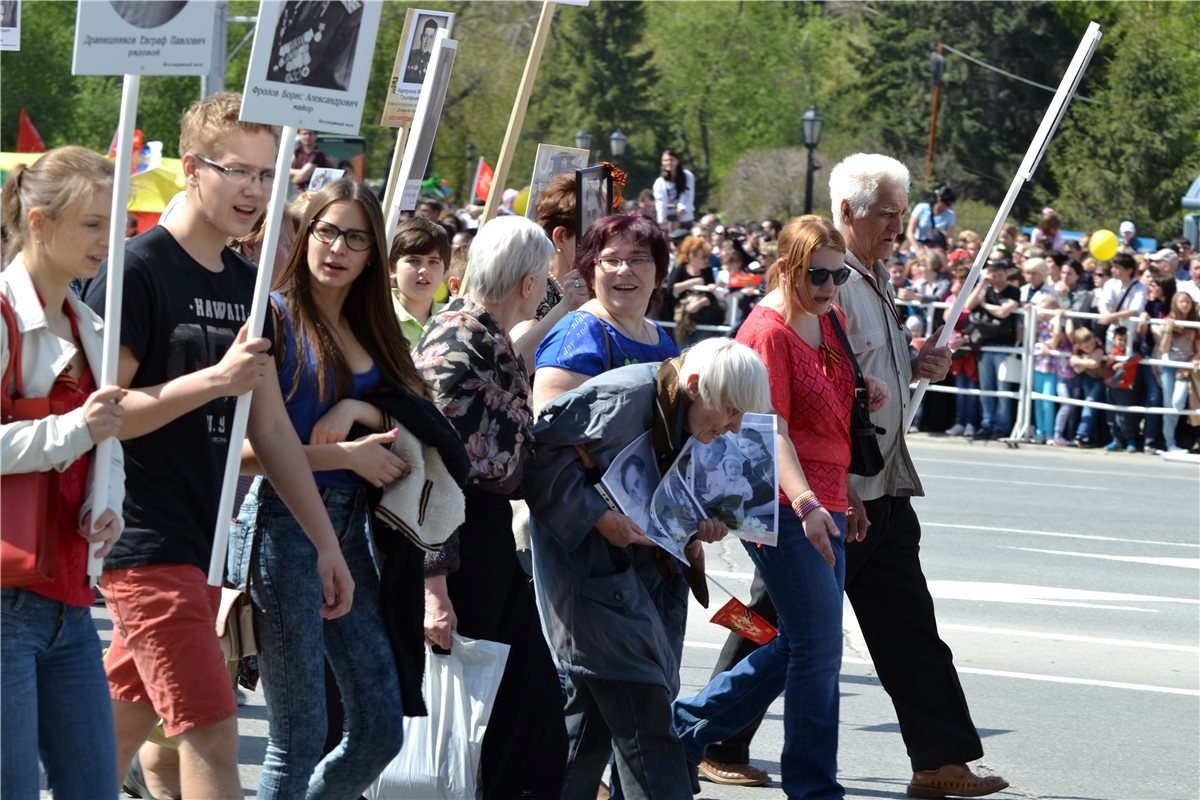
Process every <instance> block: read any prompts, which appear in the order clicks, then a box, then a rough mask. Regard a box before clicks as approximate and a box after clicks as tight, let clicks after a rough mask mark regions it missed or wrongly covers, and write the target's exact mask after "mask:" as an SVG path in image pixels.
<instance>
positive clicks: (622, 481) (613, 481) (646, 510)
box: [600, 431, 659, 531]
mask: <svg viewBox="0 0 1200 800" xmlns="http://www.w3.org/2000/svg"><path fill="white" fill-rule="evenodd" d="M658 480H659V475H658V466H657V463H656V461H655V459H654V443H653V442H652V441H651V438H650V432H649V431H647V432H646V433H643V434H642V435H641V436H639V437H638V438H636V439H634V440H633V441H632V442H630V443H629V444H627V445H626V446H625V447H624V448H623V449H622V450H621V452H620V453H618V454H617V457H616V458H614V459H613V460H612V463H610V464H609V465H608V469H607V470H605V471H604V475H603V476H602V477H601V478H600V483H601V485H603V487H604V489H605V491H607V492H608V495H609V497H611V498H612V500H613V502H615V503H616V504H617V506H619V507H620V509H621V513H622V514H624V515H625V516H627V517H629V518H630V519H632V520H633V521H634V522H636V523H637V525H638V527H639V528H641V529H642V530H643V531H645V530H647V529H648V528H649V527H650V503H651V501H652V500H653V498H654V490H655V488H657V486H658Z"/></svg>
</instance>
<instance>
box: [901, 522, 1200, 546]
mask: <svg viewBox="0 0 1200 800" xmlns="http://www.w3.org/2000/svg"><path fill="white" fill-rule="evenodd" d="M921 527H922V528H956V529H958V530H964V531H995V532H997V533H1027V534H1030V535H1032V536H1059V537H1063V538H1067V539H1091V540H1093V541H1097V542H1128V543H1130V544H1153V545H1162V546H1163V547H1195V548H1200V544H1195V543H1192V542H1160V541H1154V540H1146V539H1126V538H1122V537H1119V536H1094V535H1089V534H1086V533H1062V532H1059V531H1034V530H1029V529H1028V528H993V527H990V526H988V525H960V524H957V523H949V522H924V521H922V522H921Z"/></svg>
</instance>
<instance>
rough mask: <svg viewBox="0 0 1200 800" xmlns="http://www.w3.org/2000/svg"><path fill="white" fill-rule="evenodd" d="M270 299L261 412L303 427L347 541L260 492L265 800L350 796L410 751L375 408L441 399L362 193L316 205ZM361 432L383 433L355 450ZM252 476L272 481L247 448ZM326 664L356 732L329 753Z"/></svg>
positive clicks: (237, 547)
mask: <svg viewBox="0 0 1200 800" xmlns="http://www.w3.org/2000/svg"><path fill="white" fill-rule="evenodd" d="M274 288H275V292H274V293H273V294H272V296H271V314H270V317H269V318H268V326H267V327H268V331H267V332H266V335H267V337H268V338H270V339H271V340H272V341H273V342H274V352H275V363H276V366H277V372H278V381H273V380H269V379H268V380H266V381H260V382H259V386H258V388H257V389H256V390H255V393H254V401H255V403H256V404H257V403H260V402H267V403H272V404H277V405H278V407H279V408H278V412H279V413H286V414H287V415H288V417H289V418H290V419H291V422H292V425H293V426H294V427H295V428H296V432H297V433H298V434H299V436H300V440H301V442H302V443H303V444H304V446H305V447H304V450H305V455H306V456H307V458H308V462H309V466H310V467H311V468H312V469H313V471H314V474H313V477H314V479H315V480H316V483H317V488H318V490H319V491H320V494H321V498H322V500H323V501H324V503H325V508H326V511H327V512H328V514H329V519H330V521H331V522H332V523H333V527H334V530H335V532H336V533H337V541H336V543H335V544H336V546H333V547H329V546H328V545H327V544H326V545H325V546H322V544H324V543H318V542H314V541H310V539H309V538H308V537H307V536H306V535H305V532H304V530H303V529H302V528H301V527H300V524H299V523H298V522H297V521H296V519H295V518H294V517H293V516H292V515H291V513H289V511H288V509H287V506H286V505H285V504H284V502H283V500H282V499H280V497H279V495H278V493H277V492H276V491H275V488H274V487H273V486H272V484H271V482H270V480H269V479H267V478H265V477H258V478H256V479H255V481H254V484H253V485H252V487H251V489H250V492H249V493H248V494H247V496H246V499H245V501H244V502H243V504H242V508H241V513H240V515H239V519H238V524H237V525H235V526H234V530H233V531H232V532H231V538H230V549H231V563H234V564H238V565H240V569H242V570H246V571H248V577H249V587H250V598H251V601H252V603H253V606H254V624H255V629H256V631H257V634H258V647H259V649H258V665H259V669H260V671H261V673H262V681H263V688H264V694H265V696H266V705H267V721H268V724H269V732H268V736H267V748H266V759H265V761H264V763H263V772H262V777H261V779H260V781H259V786H258V796H259V797H260V798H276V797H280V798H293V797H345V798H352V797H358V796H359V795H360V794H361V793H362V792H363V791H364V790H365V789H366V788H367V786H368V785H369V784H370V783H371V781H373V780H374V779H375V778H376V776H378V775H379V773H380V772H381V771H382V770H383V768H384V767H386V766H387V764H388V763H389V762H390V761H391V760H392V758H393V757H395V755H396V754H397V753H398V752H399V750H400V745H401V742H402V740H403V713H404V702H403V699H402V689H401V682H400V681H401V675H400V674H399V672H398V669H397V664H396V661H395V659H394V658H393V650H392V646H391V644H390V640H389V638H388V634H387V631H386V629H385V627H384V620H383V616H382V614H381V610H380V583H379V577H378V575H377V573H376V571H375V565H374V562H373V560H372V555H371V551H370V548H369V546H368V541H367V537H368V531H369V528H368V522H369V516H370V515H369V513H368V505H367V496H368V490H369V489H370V488H371V487H382V486H385V485H387V484H389V483H391V482H393V481H395V480H398V479H400V478H402V477H403V476H404V475H405V474H407V472H408V469H409V467H408V465H407V464H406V463H405V462H404V461H403V460H402V459H400V458H399V457H397V456H396V455H394V454H393V453H392V452H391V451H390V450H389V449H388V445H389V444H390V443H391V441H392V440H393V439H394V438H395V436H396V431H395V430H394V429H393V428H394V425H395V424H396V422H395V421H393V420H391V419H389V418H388V417H386V416H385V415H384V413H383V412H382V411H381V410H380V409H379V408H378V407H377V406H376V405H373V404H371V403H370V402H367V399H368V398H371V397H374V396H376V395H378V394H380V393H393V394H395V395H400V396H403V397H405V398H411V399H412V401H413V402H414V403H419V402H420V401H421V400H426V399H427V398H428V396H429V392H428V389H427V388H426V386H425V384H424V383H423V382H422V381H421V378H420V376H419V375H418V374H417V371H416V369H415V368H414V366H413V362H412V358H411V357H410V356H409V352H408V348H407V347H406V346H405V343H404V335H403V333H401V331H400V326H399V323H398V322H397V321H396V315H395V314H394V313H393V312H392V308H391V300H390V296H389V292H388V257H387V247H386V246H385V243H384V222H383V216H382V212H381V211H380V208H379V201H378V200H376V198H375V195H374V194H373V193H371V191H370V190H369V189H367V188H366V187H365V186H364V185H362V184H360V183H355V182H353V181H349V180H341V181H336V182H334V183H331V184H329V185H328V186H326V187H325V188H323V189H321V190H319V191H317V192H315V193H314V194H313V195H312V197H311V198H310V199H309V202H308V206H307V208H306V209H305V212H304V216H303V217H302V218H301V221H300V228H299V234H298V235H297V237H296V240H295V242H294V243H293V245H292V249H291V253H290V255H289V257H288V260H287V263H286V265H285V266H284V268H283V271H282V273H281V274H280V275H279V276H278V277H277V278H276V280H275V284H274ZM271 329H273V330H271ZM430 411H431V412H433V409H432V406H430ZM433 413H436V412H433ZM398 422H399V423H400V424H405V421H404V420H398ZM408 424H409V426H411V425H413V424H415V423H408ZM356 426H357V427H358V428H359V429H365V430H368V431H371V433H369V434H366V435H364V436H361V437H359V438H357V439H351V435H352V434H351V429H352V428H353V427H356ZM242 471H243V472H247V473H251V474H260V473H261V472H262V469H261V467H260V465H259V463H258V461H257V459H256V457H255V454H254V453H253V451H252V449H251V448H250V447H249V446H248V445H247V446H246V447H245V448H244V449H243V465H242ZM331 560H333V561H337V560H341V561H344V564H345V567H344V569H345V568H348V570H349V574H350V577H351V579H352V582H353V583H352V586H353V589H352V590H353V597H354V601H353V604H352V606H351V608H350V611H349V612H348V613H347V614H345V615H344V616H341V617H338V618H337V619H329V618H327V614H326V610H325V608H324V607H323V603H324V600H323V598H322V588H321V583H320V581H318V580H316V576H317V575H318V573H319V572H320V571H321V570H322V569H323V568H324V566H323V565H324V564H326V563H328V562H330V561H331ZM240 577H241V576H235V581H236V580H237V579H240ZM411 613H413V614H419V613H420V612H419V611H417V610H415V609H414V610H413V611H412V612H411ZM326 660H328V662H329V664H330V666H331V667H332V670H333V674H334V677H335V678H336V681H337V687H338V691H339V693H340V694H341V698H342V707H343V709H344V733H343V735H342V736H341V740H340V742H338V744H337V746H336V747H334V748H333V750H332V751H331V752H329V753H327V754H326V753H325V748H324V745H325V739H326V729H327V711H326V703H325V662H326ZM405 685H406V686H407V685H408V684H405ZM418 702H419V698H418ZM410 710H411V709H410Z"/></svg>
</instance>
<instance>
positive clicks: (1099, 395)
mask: <svg viewBox="0 0 1200 800" xmlns="http://www.w3.org/2000/svg"><path fill="white" fill-rule="evenodd" d="M1070 386H1071V387H1072V388H1071V397H1075V398H1078V399H1081V400H1091V401H1092V402H1102V401H1103V400H1104V389H1105V386H1104V381H1103V380H1102V379H1100V378H1093V377H1092V376H1090V375H1084V374H1082V373H1081V374H1079V375H1076V376H1075V377H1074V378H1073V379H1072V382H1071V384H1070ZM1099 413H1100V412H1099V411H1097V410H1096V409H1094V408H1086V407H1085V408H1083V409H1081V410H1080V414H1079V427H1077V428H1076V429H1075V438H1076V439H1083V440H1084V441H1086V440H1087V439H1088V438H1089V437H1091V436H1092V435H1093V434H1094V433H1095V428H1096V417H1097V416H1098V415H1099Z"/></svg>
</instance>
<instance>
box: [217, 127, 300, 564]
mask: <svg viewBox="0 0 1200 800" xmlns="http://www.w3.org/2000/svg"><path fill="white" fill-rule="evenodd" d="M296 130H297V129H296V128H295V127H294V126H292V125H284V126H283V135H282V136H281V137H280V140H279V155H278V156H277V157H276V159H275V185H274V186H272V187H271V204H270V205H269V206H268V207H267V218H266V220H265V221H264V222H263V225H264V226H265V227H264V230H265V231H266V235H265V236H264V237H263V248H262V254H261V255H260V256H259V259H258V264H259V266H258V276H257V277H256V278H255V280H254V302H253V303H252V304H251V305H250V318H249V319H248V320H247V324H248V325H249V326H250V330H249V332H248V334H247V335H248V336H249V338H251V339H257V338H258V337H260V336H262V330H263V323H264V322H265V321H266V319H267V304H268V303H269V302H270V295H271V265H272V264H274V263H275V251H276V250H277V249H279V234H280V232H281V228H282V223H283V207H284V206H285V205H287V194H288V183H289V181H290V178H289V177H288V169H289V168H290V167H291V164H292V151H293V150H295V149H296ZM253 395H254V392H253V391H249V392H246V393H245V394H243V395H241V396H239V397H238V399H237V406H236V407H235V409H234V412H233V424H232V425H231V426H230V429H229V453H228V455H227V456H226V457H225V477H224V478H222V479H221V502H220V505H219V506H218V507H217V526H216V529H215V530H214V532H213V549H212V557H211V558H210V559H209V562H208V585H209V586H220V585H221V583H222V582H223V581H224V578H225V553H226V551H227V550H228V548H229V525H230V523H231V521H232V520H233V513H234V511H233V498H234V495H235V494H237V481H238V474H239V473H240V472H241V467H242V442H243V441H245V439H246V425H247V423H249V421H250V401H251V399H252V397H253Z"/></svg>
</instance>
